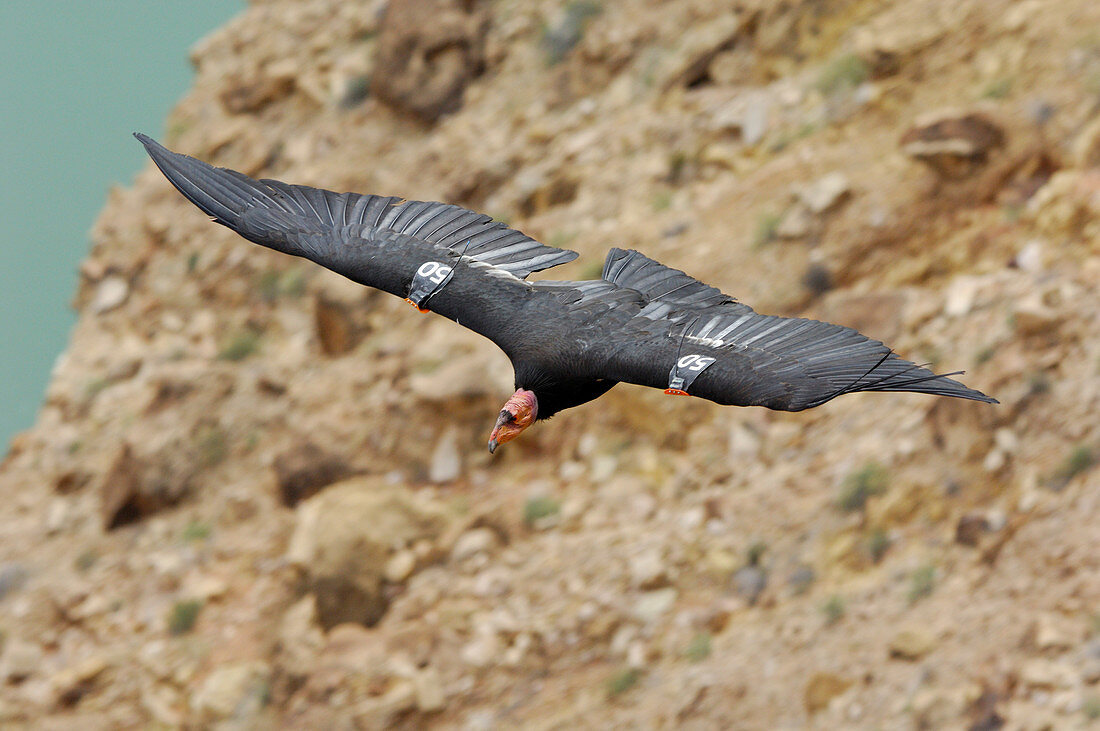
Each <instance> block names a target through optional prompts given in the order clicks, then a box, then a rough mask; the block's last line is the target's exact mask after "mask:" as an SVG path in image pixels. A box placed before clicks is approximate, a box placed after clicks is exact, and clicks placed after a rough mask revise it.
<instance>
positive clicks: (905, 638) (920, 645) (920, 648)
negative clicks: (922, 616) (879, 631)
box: [890, 628, 936, 660]
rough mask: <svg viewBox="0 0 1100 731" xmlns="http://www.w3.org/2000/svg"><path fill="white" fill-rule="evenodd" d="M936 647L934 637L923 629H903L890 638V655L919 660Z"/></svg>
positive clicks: (902, 658)
mask: <svg viewBox="0 0 1100 731" xmlns="http://www.w3.org/2000/svg"><path fill="white" fill-rule="evenodd" d="M935 647H936V638H935V636H933V635H932V634H931V633H930V632H928V631H927V630H925V629H920V628H911V629H903V630H902V631H900V632H898V633H897V634H896V635H894V639H892V640H890V657H895V658H898V659H901V660H920V659H921V658H922V657H924V656H925V655H927V654H928V653H929V652H931V651H932V650H934V649H935Z"/></svg>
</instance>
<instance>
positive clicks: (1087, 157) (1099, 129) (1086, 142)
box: [1073, 117, 1100, 169]
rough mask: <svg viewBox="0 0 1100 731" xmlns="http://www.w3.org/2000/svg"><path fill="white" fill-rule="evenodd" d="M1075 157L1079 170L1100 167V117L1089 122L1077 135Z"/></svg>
mask: <svg viewBox="0 0 1100 731" xmlns="http://www.w3.org/2000/svg"><path fill="white" fill-rule="evenodd" d="M1073 157H1074V161H1075V162H1076V163H1077V167H1079V168H1082V169H1086V168H1092V167H1098V166H1100V117H1097V118H1096V119H1094V120H1092V121H1091V122H1089V124H1087V125H1086V126H1085V128H1084V129H1083V130H1082V131H1081V133H1080V134H1079V135H1077V139H1076V140H1075V141H1074V143H1073Z"/></svg>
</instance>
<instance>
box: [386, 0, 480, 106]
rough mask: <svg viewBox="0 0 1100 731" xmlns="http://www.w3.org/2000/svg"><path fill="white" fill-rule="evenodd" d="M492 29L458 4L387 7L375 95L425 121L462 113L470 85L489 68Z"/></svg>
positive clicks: (415, 1)
mask: <svg viewBox="0 0 1100 731" xmlns="http://www.w3.org/2000/svg"><path fill="white" fill-rule="evenodd" d="M488 25H489V19H488V16H487V15H486V14H485V13H484V12H483V11H482V10H481V9H480V8H477V7H470V6H468V5H466V4H464V3H462V2H459V1H458V0H408V1H407V2H400V3H391V4H387V5H386V12H385V15H384V16H383V18H382V20H381V22H380V24H379V32H378V48H377V52H376V55H375V61H374V73H373V74H372V75H371V91H372V92H373V93H374V94H376V95H377V96H378V97H379V98H380V99H382V100H384V101H385V102H387V103H388V104H391V105H393V106H394V107H396V108H397V109H400V110H403V111H406V112H411V113H413V114H415V115H417V116H419V117H421V118H423V119H425V120H427V121H434V120H435V119H437V118H439V117H440V116H441V115H443V114H448V113H451V112H454V111H456V110H458V109H459V108H460V107H461V106H462V97H463V93H464V92H465V90H466V86H467V84H469V83H470V81H471V80H472V79H473V78H475V77H476V76H478V75H479V74H480V73H481V72H482V70H483V69H484V67H485V55H484V54H485V35H486V32H487V30H488Z"/></svg>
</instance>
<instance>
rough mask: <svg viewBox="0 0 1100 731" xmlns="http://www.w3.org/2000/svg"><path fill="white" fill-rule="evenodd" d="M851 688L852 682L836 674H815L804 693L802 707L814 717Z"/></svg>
mask: <svg viewBox="0 0 1100 731" xmlns="http://www.w3.org/2000/svg"><path fill="white" fill-rule="evenodd" d="M851 687H852V681H851V680H849V679H848V678H845V677H843V676H841V675H837V674H836V673H828V672H819V673H814V674H813V675H812V676H811V677H810V682H808V683H806V688H805V690H803V692H802V706H803V707H804V708H805V709H806V711H807V712H808V713H809V714H810V715H813V714H815V713H818V712H820V711H823V710H825V709H826V708H828V707H829V703H830V702H831V701H832V700H833V698H836V697H837V696H838V695H841V694H842V693H844V691H846V690H848V688H851Z"/></svg>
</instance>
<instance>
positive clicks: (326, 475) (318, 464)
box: [275, 441, 351, 507]
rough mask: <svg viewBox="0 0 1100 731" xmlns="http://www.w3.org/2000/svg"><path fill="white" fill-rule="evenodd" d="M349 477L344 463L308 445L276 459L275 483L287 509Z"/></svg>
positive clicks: (308, 443)
mask: <svg viewBox="0 0 1100 731" xmlns="http://www.w3.org/2000/svg"><path fill="white" fill-rule="evenodd" d="M350 474H351V468H350V467H349V466H348V464H347V462H345V461H344V460H343V459H341V458H340V457H337V456H335V455H332V454H328V453H326V452H325V451H324V450H322V449H321V448H320V447H318V446H317V445H316V444H313V443H312V442H309V441H305V442H301V443H299V444H297V445H295V446H293V447H291V448H290V449H288V450H286V451H285V452H283V453H281V454H279V455H278V456H277V457H275V479H276V481H277V482H278V484H279V495H280V496H281V497H282V501H283V505H286V506H287V507H294V506H295V505H297V504H298V503H300V502H301V501H302V500H305V499H306V498H308V497H311V496H313V495H316V494H317V493H318V492H320V491H321V490H322V489H323V488H325V487H327V486H328V485H331V484H333V483H335V482H339V481H340V480H343V479H344V478H346V477H348V476H349V475H350Z"/></svg>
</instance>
